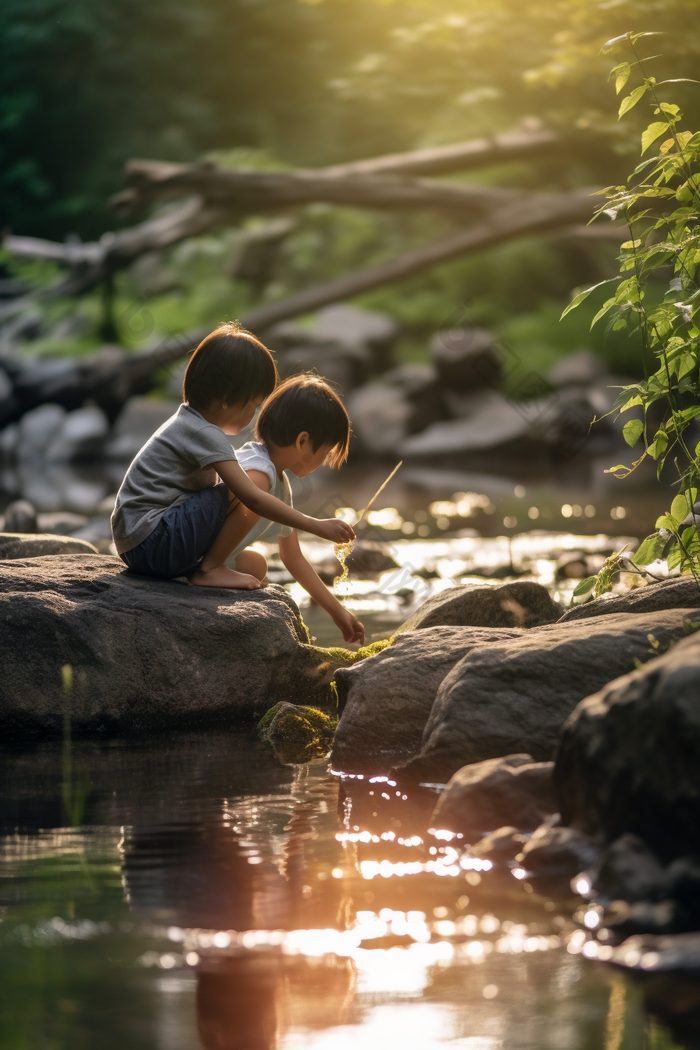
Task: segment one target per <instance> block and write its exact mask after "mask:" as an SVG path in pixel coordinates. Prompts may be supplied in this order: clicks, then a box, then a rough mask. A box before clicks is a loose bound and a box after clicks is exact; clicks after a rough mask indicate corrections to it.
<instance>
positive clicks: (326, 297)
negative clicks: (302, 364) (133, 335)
mask: <svg viewBox="0 0 700 1050" xmlns="http://www.w3.org/2000/svg"><path fill="white" fill-rule="evenodd" d="M593 206H594V205H593V201H592V199H591V196H590V194H589V193H587V192H579V193H567V194H546V195H545V194H542V195H541V196H539V197H536V198H534V199H533V198H532V197H529V198H527V199H526V200H525V201H524V202H519V203H517V204H510V205H509V206H508V207H506V208H503V209H501V210H500V211H499V212H497V213H495V214H493V215H490V216H489V217H488V218H487V219H484V220H482V221H481V222H479V223H477V224H476V225H474V226H471V227H469V228H467V229H461V230H459V231H458V232H456V233H453V234H450V235H449V236H447V237H442V238H440V239H438V240H436V241H433V242H431V243H430V244H426V245H423V246H422V247H420V248H415V249H414V250H412V251H410V252H405V253H404V254H403V255H400V256H398V257H396V258H394V259H389V260H387V261H386V262H383V263H378V264H376V265H375V266H370V267H367V268H366V269H363V270H358V271H356V272H355V273H351V274H347V275H345V276H344V277H340V278H337V279H336V280H333V281H328V282H326V283H324V284H319V285H315V286H314V287H312V288H306V289H304V290H303V291H300V292H297V293H295V294H294V295H291V296H288V297H287V298H286V299H280V300H278V301H277V302H272V303H266V304H264V305H262V306H258V307H255V308H254V309H252V310H249V311H247V312H246V313H244V314H243V315H242V316H241V318H240V320H241V324H242V325H243V327H245V328H249V329H252V330H254V331H256V332H262V331H264V330H265V329H267V328H270V327H271V326H272V325H274V324H277V323H278V322H280V321H284V320H289V319H291V318H293V317H298V316H299V315H300V314H304V313H308V312H310V311H312V310H318V309H320V308H321V307H323V306H328V305H330V304H331V303H336V302H341V301H343V300H346V299H350V298H353V297H354V296H357V295H361V294H362V293H364V292H368V291H372V290H373V289H375V288H380V287H383V286H386V285H388V284H393V283H396V282H397V281H402V280H406V279H407V278H409V277H412V276H415V274H417V273H421V272H423V271H424V270H428V269H430V268H432V267H433V266H437V265H439V264H441V263H444V262H448V261H449V260H451V259H455V258H458V257H461V256H464V255H468V254H471V253H474V252H477V251H482V250H484V249H487V248H490V247H494V246H495V245H497V244H501V243H503V242H504V241H507V240H510V239H512V238H513V237H516V236H525V235H527V234H532V233H545V232H548V231H550V230H558V229H559V228H561V227H564V228H571V227H572V225H575V224H577V223H581V222H583V221H585V220H586V219H588V218H590V216H591V215H592V213H593ZM575 228H576V229H577V230H578V229H580V227H577V226H575ZM210 330H211V328H210V327H207V328H201V329H197V330H195V331H193V332H189V333H178V334H176V335H173V336H169V337H168V338H167V339H164V340H163V341H162V342H161V343H159V344H158V346H156V347H154V348H152V349H149V350H142V351H137V352H135V353H131V354H121V353H119V351H116V352H111V353H105V352H104V351H102V352H100V354H98V355H95V357H94V358H88V359H84V360H82V361H79V362H73V363H72V365H71V367H68V368H66V370H65V371H64V372H62V373H60V374H51V375H48V376H46V377H43V378H42V376H41V375H39V376H37V377H36V379H35V380H34V381H32V377H31V374H30V373H29V372H28V373H27V375H26V378H25V379H23V380H22V382H21V383H20V384H19V386H18V388H17V390H16V393H15V395H14V397H13V399H11V400H10V401H8V402H6V403H5V406H4V409H5V411H4V413H2V412H0V416H2V423H3V424H5V423H9V422H11V421H12V420H13V419H17V418H19V417H20V416H21V415H22V414H23V412H25V411H27V409H29V408H32V407H34V406H35V405H37V404H41V403H42V402H46V401H53V402H56V403H57V404H61V405H64V406H65V407H66V408H76V407H78V406H79V405H81V404H83V403H84V401H85V400H87V399H91V400H93V401H95V402H96V403H97V404H99V405H100V406H101V407H102V408H103V409H104V410H105V411H106V412H107V414H108V415H109V416H110V418H114V416H115V414H116V412H117V411H118V409H119V407H120V406H121V404H123V403H124V401H126V400H127V398H128V397H129V396H131V394H133V393H136V392H139V391H143V390H145V389H148V385H149V381H150V377H151V376H153V374H154V373H155V372H157V371H158V370H159V369H161V368H165V367H167V366H169V365H171V364H173V363H174V362H176V361H178V360H180V359H181V358H183V357H185V356H186V355H187V354H188V353H189V352H190V351H191V350H193V349H194V347H196V346H197V344H198V343H199V342H200V341H201V340H202V339H203V338H204V336H205V335H207V333H208V332H209V331H210ZM18 394H19V396H17V395H18Z"/></svg>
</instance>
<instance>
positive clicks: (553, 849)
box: [516, 824, 599, 883]
mask: <svg viewBox="0 0 700 1050" xmlns="http://www.w3.org/2000/svg"><path fill="white" fill-rule="evenodd" d="M598 857H599V849H598V847H597V845H596V843H595V842H594V841H593V839H591V838H590V837H589V836H588V835H584V833H583V832H581V831H577V830H576V829H575V828H563V827H556V826H555V827H552V826H551V825H550V824H543V825H542V826H541V827H539V828H538V829H537V831H535V833H534V834H533V836H532V838H530V839H529V840H528V841H527V842H526V843H525V845H524V846H523V850H522V853H519V854H518V856H517V857H516V860H517V861H518V863H519V864H521V865H522V866H523V868H525V870H526V871H527V872H529V873H530V874H531V875H534V876H536V877H538V878H540V879H546V880H552V881H561V882H567V883H568V882H569V881H570V880H571V879H573V878H574V877H575V876H576V875H578V874H579V872H582V871H586V870H587V869H588V868H591V867H593V866H594V865H595V863H596V861H597V860H598Z"/></svg>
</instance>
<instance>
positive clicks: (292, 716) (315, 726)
mask: <svg viewBox="0 0 700 1050" xmlns="http://www.w3.org/2000/svg"><path fill="white" fill-rule="evenodd" d="M335 726H336V719H335V718H333V717H332V716H331V715H329V714H327V713H326V712H325V711H319V710H318V709H317V708H314V707H305V706H303V705H296V704H288V703H286V702H285V701H280V703H278V704H275V706H274V707H272V708H270V710H269V711H268V712H267V713H266V714H265V715H263V717H262V719H261V720H260V724H259V726H258V732H259V734H260V736H261V737H262V739H263V740H266V741H267V743H268V744H271V745H272V747H273V748H274V751H275V754H276V755H277V757H278V758H279V759H280V761H281V762H284V763H285V764H287V765H293V764H296V763H300V762H309V761H310V760H311V759H313V758H323V756H324V755H327V754H328V752H329V751H330V747H331V742H332V740H333V731H334V729H335Z"/></svg>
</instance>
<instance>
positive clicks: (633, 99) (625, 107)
mask: <svg viewBox="0 0 700 1050" xmlns="http://www.w3.org/2000/svg"><path fill="white" fill-rule="evenodd" d="M646 92H647V85H646V84H640V85H639V87H636V88H635V89H634V91H632V92H631V93H630V94H629V95H626V96H625V98H623V100H622V102H621V103H620V108H619V110H618V112H617V118H618V120H619V119H620V117H624V115H625V113H629V111H630V110H631V109H633V108H634V107H635V106H636V105H637V103H638V102H639V100H640V99H641V98H643V97H644V95H645V94H646Z"/></svg>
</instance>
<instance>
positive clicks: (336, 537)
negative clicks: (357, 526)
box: [318, 518, 355, 543]
mask: <svg viewBox="0 0 700 1050" xmlns="http://www.w3.org/2000/svg"><path fill="white" fill-rule="evenodd" d="M318 526H319V528H318V535H319V536H322V537H323V539H324V540H331V542H333V543H350V541H351V540H354V539H355V531H354V529H353V528H352V526H350V525H348V523H347V521H343V520H342V519H341V518H322V519H321V520H319V521H318Z"/></svg>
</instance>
